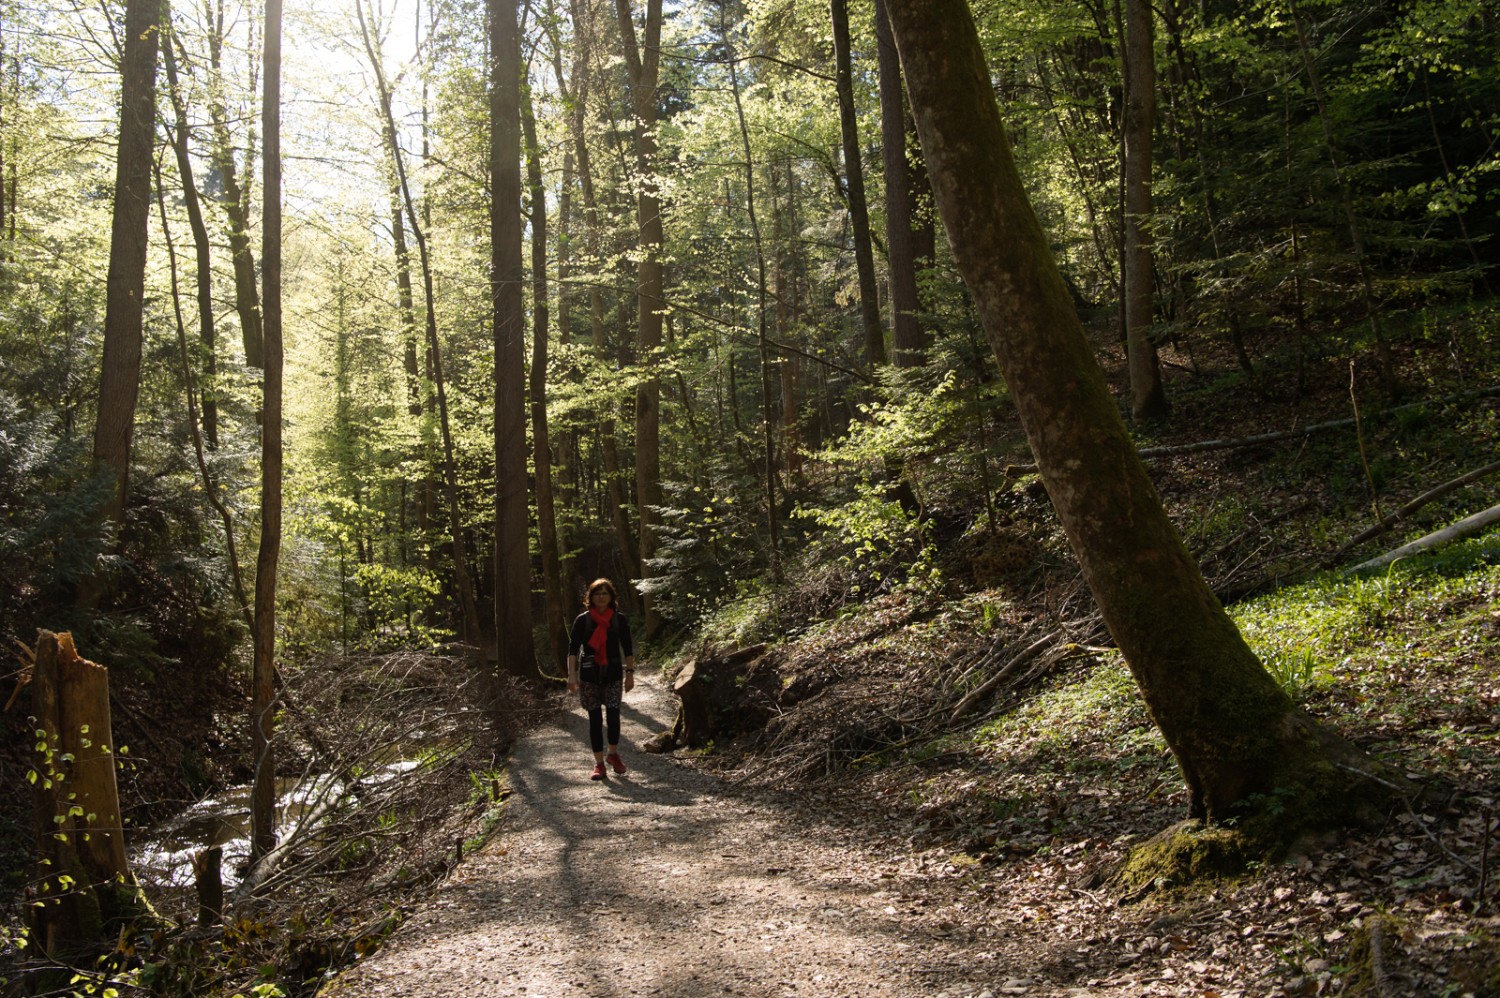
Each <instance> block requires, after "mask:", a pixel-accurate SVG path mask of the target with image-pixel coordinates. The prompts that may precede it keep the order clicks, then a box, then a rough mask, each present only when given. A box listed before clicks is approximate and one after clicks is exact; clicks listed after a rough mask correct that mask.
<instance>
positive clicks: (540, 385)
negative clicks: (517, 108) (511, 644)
mask: <svg viewBox="0 0 1500 998" xmlns="http://www.w3.org/2000/svg"><path fill="white" fill-rule="evenodd" d="M521 129H522V133H523V136H524V138H525V140H526V181H527V186H528V187H529V188H530V189H531V318H532V324H531V463H532V467H533V469H534V471H535V474H536V531H537V540H538V542H539V544H540V545H541V549H542V589H543V593H544V596H545V599H546V604H547V605H546V607H545V608H544V612H545V619H546V621H547V645H548V647H549V648H550V649H551V650H552V664H553V665H554V666H557V667H558V668H562V667H563V666H565V665H566V663H567V658H568V635H567V633H566V630H565V628H566V626H567V625H566V623H565V622H564V620H563V596H562V577H561V576H562V573H561V570H560V569H559V567H558V560H557V510H556V508H555V506H554V504H553V503H554V500H553V497H552V444H551V442H550V440H549V439H548V436H547V336H548V333H547V320H548V313H547V189H546V187H545V186H543V183H542V151H541V148H540V147H539V146H538V145H537V140H536V116H535V114H534V113H533V111H532V109H531V91H530V90H526V91H525V92H524V93H523V95H522V98H521Z"/></svg>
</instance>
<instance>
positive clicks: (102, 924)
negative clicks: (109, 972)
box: [29, 631, 138, 956]
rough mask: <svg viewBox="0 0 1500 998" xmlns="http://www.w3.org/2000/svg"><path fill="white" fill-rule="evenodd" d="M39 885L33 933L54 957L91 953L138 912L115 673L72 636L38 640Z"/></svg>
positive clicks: (46, 635) (35, 706)
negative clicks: (119, 763) (122, 786)
mask: <svg viewBox="0 0 1500 998" xmlns="http://www.w3.org/2000/svg"><path fill="white" fill-rule="evenodd" d="M31 703H32V720H33V728H34V729H35V730H34V733H35V736H36V742H35V746H34V750H33V751H34V754H33V766H34V768H33V770H32V774H33V776H34V780H33V784H34V786H35V791H34V810H33V813H34V815H35V822H36V840H37V865H38V870H37V874H38V875H37V878H36V884H35V887H34V889H33V894H34V898H33V900H34V901H37V902H40V904H36V905H33V906H32V907H31V908H30V909H29V910H30V912H31V913H32V928H33V930H34V932H35V938H36V939H37V940H38V942H39V943H40V944H41V947H42V949H43V950H44V951H45V952H46V953H47V954H48V955H51V956H62V955H66V954H74V953H79V952H86V951H88V950H89V949H91V948H93V947H94V946H96V945H97V944H98V943H99V942H100V941H101V939H103V937H104V934H105V932H106V930H112V929H113V928H114V927H115V924H114V923H117V922H119V921H120V920H122V919H125V918H128V917H129V916H131V915H133V914H135V913H136V912H137V910H138V903H137V902H138V899H137V891H136V887H135V882H134V880H133V879H132V877H131V876H130V868H129V865H128V864H127V862H126V859H125V835H124V829H123V827H122V822H121V820H120V794H119V789H118V786H117V785H116V782H115V745H114V736H113V733H112V732H111V728H110V718H109V670H108V669H106V668H105V667H104V666H102V665H99V664H97V663H95V662H90V661H87V660H86V659H84V658H82V657H80V656H79V654H78V652H77V650H76V649H75V648H74V647H73V637H72V635H71V634H68V633H66V632H64V633H62V634H54V633H52V632H51V631H40V632H38V634H37V644H36V666H35V669H34V670H33V678H32V694H31Z"/></svg>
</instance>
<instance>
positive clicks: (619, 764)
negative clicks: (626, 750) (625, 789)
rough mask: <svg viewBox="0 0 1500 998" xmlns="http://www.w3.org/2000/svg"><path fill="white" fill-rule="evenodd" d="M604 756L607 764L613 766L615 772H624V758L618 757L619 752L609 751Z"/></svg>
mask: <svg viewBox="0 0 1500 998" xmlns="http://www.w3.org/2000/svg"><path fill="white" fill-rule="evenodd" d="M604 758H606V759H608V760H609V764H610V765H611V766H612V767H614V771H615V772H616V773H624V772H625V769H626V766H625V760H624V759H621V758H620V754H619V753H618V752H611V753H610V754H609V755H607V756H605V757H604Z"/></svg>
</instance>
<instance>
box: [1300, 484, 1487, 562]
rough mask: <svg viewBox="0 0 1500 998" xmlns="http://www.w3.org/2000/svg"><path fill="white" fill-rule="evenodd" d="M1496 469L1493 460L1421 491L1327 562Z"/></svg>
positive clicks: (1337, 558) (1334, 559) (1345, 545)
mask: <svg viewBox="0 0 1500 998" xmlns="http://www.w3.org/2000/svg"><path fill="white" fill-rule="evenodd" d="M1497 471H1500V461H1494V462H1492V463H1490V464H1487V465H1485V466H1484V467H1483V468H1475V469H1474V470H1473V471H1470V472H1468V473H1467V474H1463V475H1459V476H1458V477H1457V478H1454V479H1452V480H1450V481H1446V482H1444V483H1443V484H1442V485H1439V486H1438V487H1437V488H1434V489H1428V490H1427V491H1426V492H1423V493H1422V494H1421V495H1419V496H1417V497H1416V498H1415V499H1413V500H1412V501H1411V502H1409V503H1407V504H1406V505H1405V506H1402V507H1401V508H1400V509H1398V510H1396V512H1394V513H1392V514H1391V515H1389V516H1387V517H1385V518H1384V519H1382V520H1381V521H1380V522H1379V523H1377V524H1375V525H1374V526H1373V527H1369V528H1367V529H1365V530H1363V531H1361V532H1360V533H1359V534H1357V535H1356V536H1354V537H1351V538H1350V539H1349V540H1348V541H1346V542H1345V543H1344V545H1343V547H1341V548H1339V549H1338V550H1337V551H1335V552H1334V553H1333V554H1331V555H1329V556H1328V559H1327V561H1328V563H1329V564H1331V563H1333V562H1336V561H1338V560H1339V559H1340V558H1342V557H1343V556H1344V555H1346V554H1348V553H1349V552H1350V551H1352V550H1353V549H1355V548H1357V547H1359V546H1360V545H1361V544H1363V543H1364V542H1365V541H1368V540H1370V539H1371V538H1374V537H1379V536H1380V535H1381V534H1383V533H1385V532H1386V531H1388V530H1390V529H1391V528H1392V527H1394V526H1395V525H1396V524H1397V523H1399V522H1400V521H1401V520H1402V519H1404V518H1406V517H1408V516H1411V515H1412V514H1413V513H1415V512H1416V511H1417V510H1419V509H1421V508H1422V507H1423V506H1426V505H1427V504H1428V503H1431V502H1436V501H1437V500H1439V499H1441V498H1443V496H1445V495H1448V494H1449V493H1452V492H1457V491H1458V490H1459V489H1461V488H1463V487H1464V486H1465V485H1468V484H1470V483H1471V482H1477V481H1479V479H1481V478H1484V477H1486V476H1487V475H1493V474H1494V473H1495V472H1497Z"/></svg>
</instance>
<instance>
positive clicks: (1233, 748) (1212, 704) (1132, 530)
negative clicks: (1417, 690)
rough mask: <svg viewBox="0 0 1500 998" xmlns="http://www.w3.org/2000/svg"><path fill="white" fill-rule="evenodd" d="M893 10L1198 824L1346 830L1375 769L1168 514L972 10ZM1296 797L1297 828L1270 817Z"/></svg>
mask: <svg viewBox="0 0 1500 998" xmlns="http://www.w3.org/2000/svg"><path fill="white" fill-rule="evenodd" d="M888 3H889V10H890V15H891V24H892V27H893V29H894V31H895V35H896V43H897V46H898V48H899V50H900V53H901V64H902V68H903V71H904V73H905V76H906V82H907V87H908V89H909V92H910V94H911V102H912V108H913V110H914V112H915V114H916V119H917V128H918V131H919V133H920V135H921V140H922V147H923V150H924V151H925V153H926V157H927V162H928V166H929V169H930V171H931V176H932V180H933V191H934V195H935V197H936V200H937V204H938V207H939V209H940V210H941V213H942V219H943V222H944V225H945V227H946V229H947V232H948V240H949V244H950V245H951V246H952V248H953V254H954V259H955V261H956V262H957V264H958V267H959V270H960V271H961V273H962V274H963V276H964V281H965V283H966V284H967V285H968V287H969V290H970V292H971V293H972V295H973V297H974V301H975V305H976V307H977V310H978V312H979V315H980V317H981V320H982V322H983V325H984V328H985V332H986V334H987V335H988V337H989V341H990V346H991V349H992V350H993V351H994V354H995V357H996V360H997V361H998V362H999V366H1000V370H1001V373H1002V374H1003V375H1004V377H1005V380H1006V383H1007V384H1008V385H1009V387H1010V391H1011V395H1012V397H1013V399H1014V400H1015V404H1016V409H1017V411H1018V413H1019V416H1020V421H1021V425H1022V427H1023V428H1024V430H1025V432H1026V436H1027V439H1028V441H1029V442H1030V444H1031V448H1032V452H1033V453H1034V454H1035V456H1036V459H1037V465H1038V467H1039V468H1040V469H1041V473H1042V479H1043V481H1044V482H1045V484H1046V487H1047V491H1048V494H1049V495H1050V496H1051V499H1052V504H1053V506H1054V507H1055V508H1056V510H1057V513H1058V516H1059V518H1060V519H1061V521H1062V524H1063V528H1064V530H1065V531H1066V533H1067V535H1068V540H1069V542H1070V544H1071V546H1072V548H1073V553H1074V555H1075V556H1076V557H1077V558H1078V560H1079V563H1080V564H1081V566H1082V568H1083V573H1084V578H1085V579H1086V580H1087V582H1088V584H1089V587H1090V589H1091V590H1092V592H1093V594H1094V597H1095V599H1096V600H1097V602H1098V604H1099V607H1100V610H1101V611H1102V613H1103V615H1104V620H1105V623H1106V624H1107V625H1108V626H1109V629H1110V632H1111V633H1112V634H1113V635H1114V638H1115V641H1116V642H1117V644H1118V645H1119V647H1120V649H1121V651H1122V652H1123V653H1124V655H1125V659H1126V661H1127V663H1128V664H1129V666H1130V669H1131V672H1132V673H1133V674H1134V676H1135V678H1136V681H1137V683H1138V684H1139V686H1140V688H1141V691H1142V694H1143V696H1144V698H1145V701H1146V704H1147V706H1148V708H1149V710H1150V711H1151V715H1152V717H1153V719H1154V720H1155V721H1156V723H1157V725H1158V727H1159V728H1160V729H1161V731H1162V734H1163V736H1164V737H1165V738H1166V741H1167V744H1168V746H1169V747H1170V748H1171V750H1172V752H1173V754H1174V756H1175V757H1176V759H1177V763H1178V765H1179V767H1180V768H1181V770H1182V774H1183V777H1184V779H1185V781H1186V783H1187V788H1188V791H1189V799H1190V801H1191V809H1192V813H1193V815H1194V816H1196V817H1201V818H1204V819H1206V820H1209V821H1220V820H1223V819H1227V818H1231V817H1236V816H1238V817H1241V818H1244V819H1246V821H1245V824H1244V826H1243V827H1245V829H1246V830H1247V832H1250V833H1251V834H1256V833H1258V834H1261V835H1265V836H1267V837H1268V838H1276V837H1277V836H1282V835H1286V834H1295V833H1296V832H1297V830H1298V829H1299V828H1303V827H1307V826H1309V825H1314V824H1316V823H1318V822H1319V821H1330V820H1333V821H1336V820H1339V818H1340V816H1341V815H1348V814H1351V813H1352V811H1353V808H1354V806H1355V805H1357V804H1359V803H1360V802H1361V801H1362V800H1364V799H1366V798H1365V797H1364V796H1362V795H1369V794H1373V793H1374V792H1376V788H1377V787H1378V784H1377V783H1376V782H1374V781H1372V780H1360V779H1356V778H1353V777H1357V776H1359V775H1361V774H1370V773H1371V770H1372V768H1373V764H1372V763H1371V762H1370V761H1369V760H1367V759H1365V758H1364V757H1363V756H1362V755H1360V754H1359V753H1358V752H1356V751H1355V750H1354V749H1353V748H1351V747H1350V746H1349V745H1348V744H1346V743H1345V742H1343V741H1342V740H1341V739H1339V738H1338V737H1337V736H1336V735H1335V734H1333V733H1332V732H1330V731H1329V730H1327V729H1325V728H1323V727H1321V726H1320V725H1318V724H1317V723H1316V722H1314V721H1312V720H1311V719H1310V718H1309V717H1307V715H1306V714H1304V713H1303V712H1302V711H1300V710H1299V709H1297V708H1296V707H1294V706H1293V704H1292V703H1291V701H1290V699H1289V698H1288V697H1287V695H1286V694H1285V693H1284V692H1283V691H1282V689H1281V687H1280V686H1278V685H1277V684H1276V682H1275V680H1273V679H1272V678H1271V676H1270V675H1269V674H1268V673H1267V672H1266V670H1265V669H1264V668H1263V667H1262V666H1261V664H1260V662H1259V661H1258V660H1257V659H1256V657H1255V654H1254V653H1253V652H1252V651H1251V650H1250V648H1249V646H1248V645H1246V643H1245V641H1244V639H1243V638H1242V637H1241V635H1240V633H1239V631H1238V630H1237V629H1236V628H1235V626H1234V623H1233V622H1232V621H1231V620H1230V619H1229V616H1228V615H1227V614H1226V613H1225V612H1224V609H1223V607H1221V606H1220V605H1219V602H1218V601H1217V600H1216V599H1215V598H1214V595H1213V593H1212V592H1211V591H1210V590H1209V588H1208V586H1207V584H1206V583H1205V582H1204V580H1203V576H1202V574H1201V573H1200V572H1199V570H1198V566H1197V565H1196V564H1195V563H1194V562H1193V560H1192V558H1191V556H1190V555H1189V554H1188V552H1187V549H1186V547H1185V546H1184V545H1183V543H1182V540H1181V538H1180V537H1179V536H1178V534H1177V532H1176V530H1175V528H1174V527H1173V526H1172V523H1171V521H1170V520H1169V519H1168V517H1167V515H1166V513H1165V511H1164V510H1163V508H1162V505H1161V502H1160V500H1159V499H1158V498H1157V495H1156V491H1155V489H1154V488H1153V487H1152V485H1151V480H1150V478H1149V477H1148V475H1147V474H1146V470H1145V466H1144V465H1143V463H1142V462H1141V460H1140V457H1139V456H1138V455H1137V454H1136V451H1135V448H1134V446H1133V444H1132V443H1131V440H1130V437H1129V434H1128V433H1127V431H1126V429H1125V425H1124V422H1123V421H1122V420H1121V418H1120V416H1119V413H1118V411H1117V410H1116V408H1115V406H1114V403H1113V401H1112V400H1111V398H1110V395H1109V391H1108V388H1107V387H1106V385H1105V382H1104V377H1103V374H1102V372H1101V371H1100V369H1099V366H1098V363H1097V361H1096V360H1095V358H1094V355H1093V353H1092V351H1091V350H1090V348H1089V344H1088V341H1087V339H1086V338H1085V336H1084V333H1083V327H1082V325H1081V323H1080V322H1079V319H1078V315H1077V313H1076V312H1075V311H1074V308H1073V305H1072V302H1071V299H1070V297H1069V294H1068V289H1067V286H1066V285H1065V283H1064V282H1063V280H1062V276H1061V274H1060V273H1059V271H1058V269H1057V265H1056V262H1055V261H1054V260H1053V257H1052V253H1051V250H1050V247H1049V243H1048V239H1047V236H1046V234H1045V233H1044V232H1043V231H1042V228H1041V225H1040V223H1039V222H1038V221H1037V218H1036V215H1035V214H1034V212H1033V211H1032V208H1031V204H1030V201H1029V199H1028V198H1027V196H1026V194H1025V192H1024V190H1023V189H1022V187H1021V180H1020V175H1019V173H1018V172H1017V170H1016V165H1015V162H1014V161H1013V159H1012V158H1011V153H1010V143H1009V140H1008V137H1007V135H1006V132H1005V128H1004V126H1003V125H1002V124H1001V120H1000V112H999V108H998V107H997V105H996V102H995V98H994V92H993V89H992V86H991V77H990V71H989V67H988V66H987V65H986V64H985V59H984V53H983V50H982V49H981V47H980V44H979V36H978V33H977V31H976V30H975V27H974V22H973V19H972V17H971V15H970V12H969V8H968V5H967V3H965V2H964V0H888ZM1288 794H1290V795H1292V796H1291V798H1290V799H1291V800H1293V801H1295V804H1294V805H1293V806H1294V807H1296V808H1297V809H1299V810H1298V813H1291V814H1287V815H1285V817H1284V818H1277V817H1275V816H1274V813H1273V812H1274V811H1275V810H1276V809H1277V808H1281V807H1284V806H1285V805H1286V801H1287V800H1288V797H1287V795H1288ZM1257 819H1259V820H1257Z"/></svg>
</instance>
